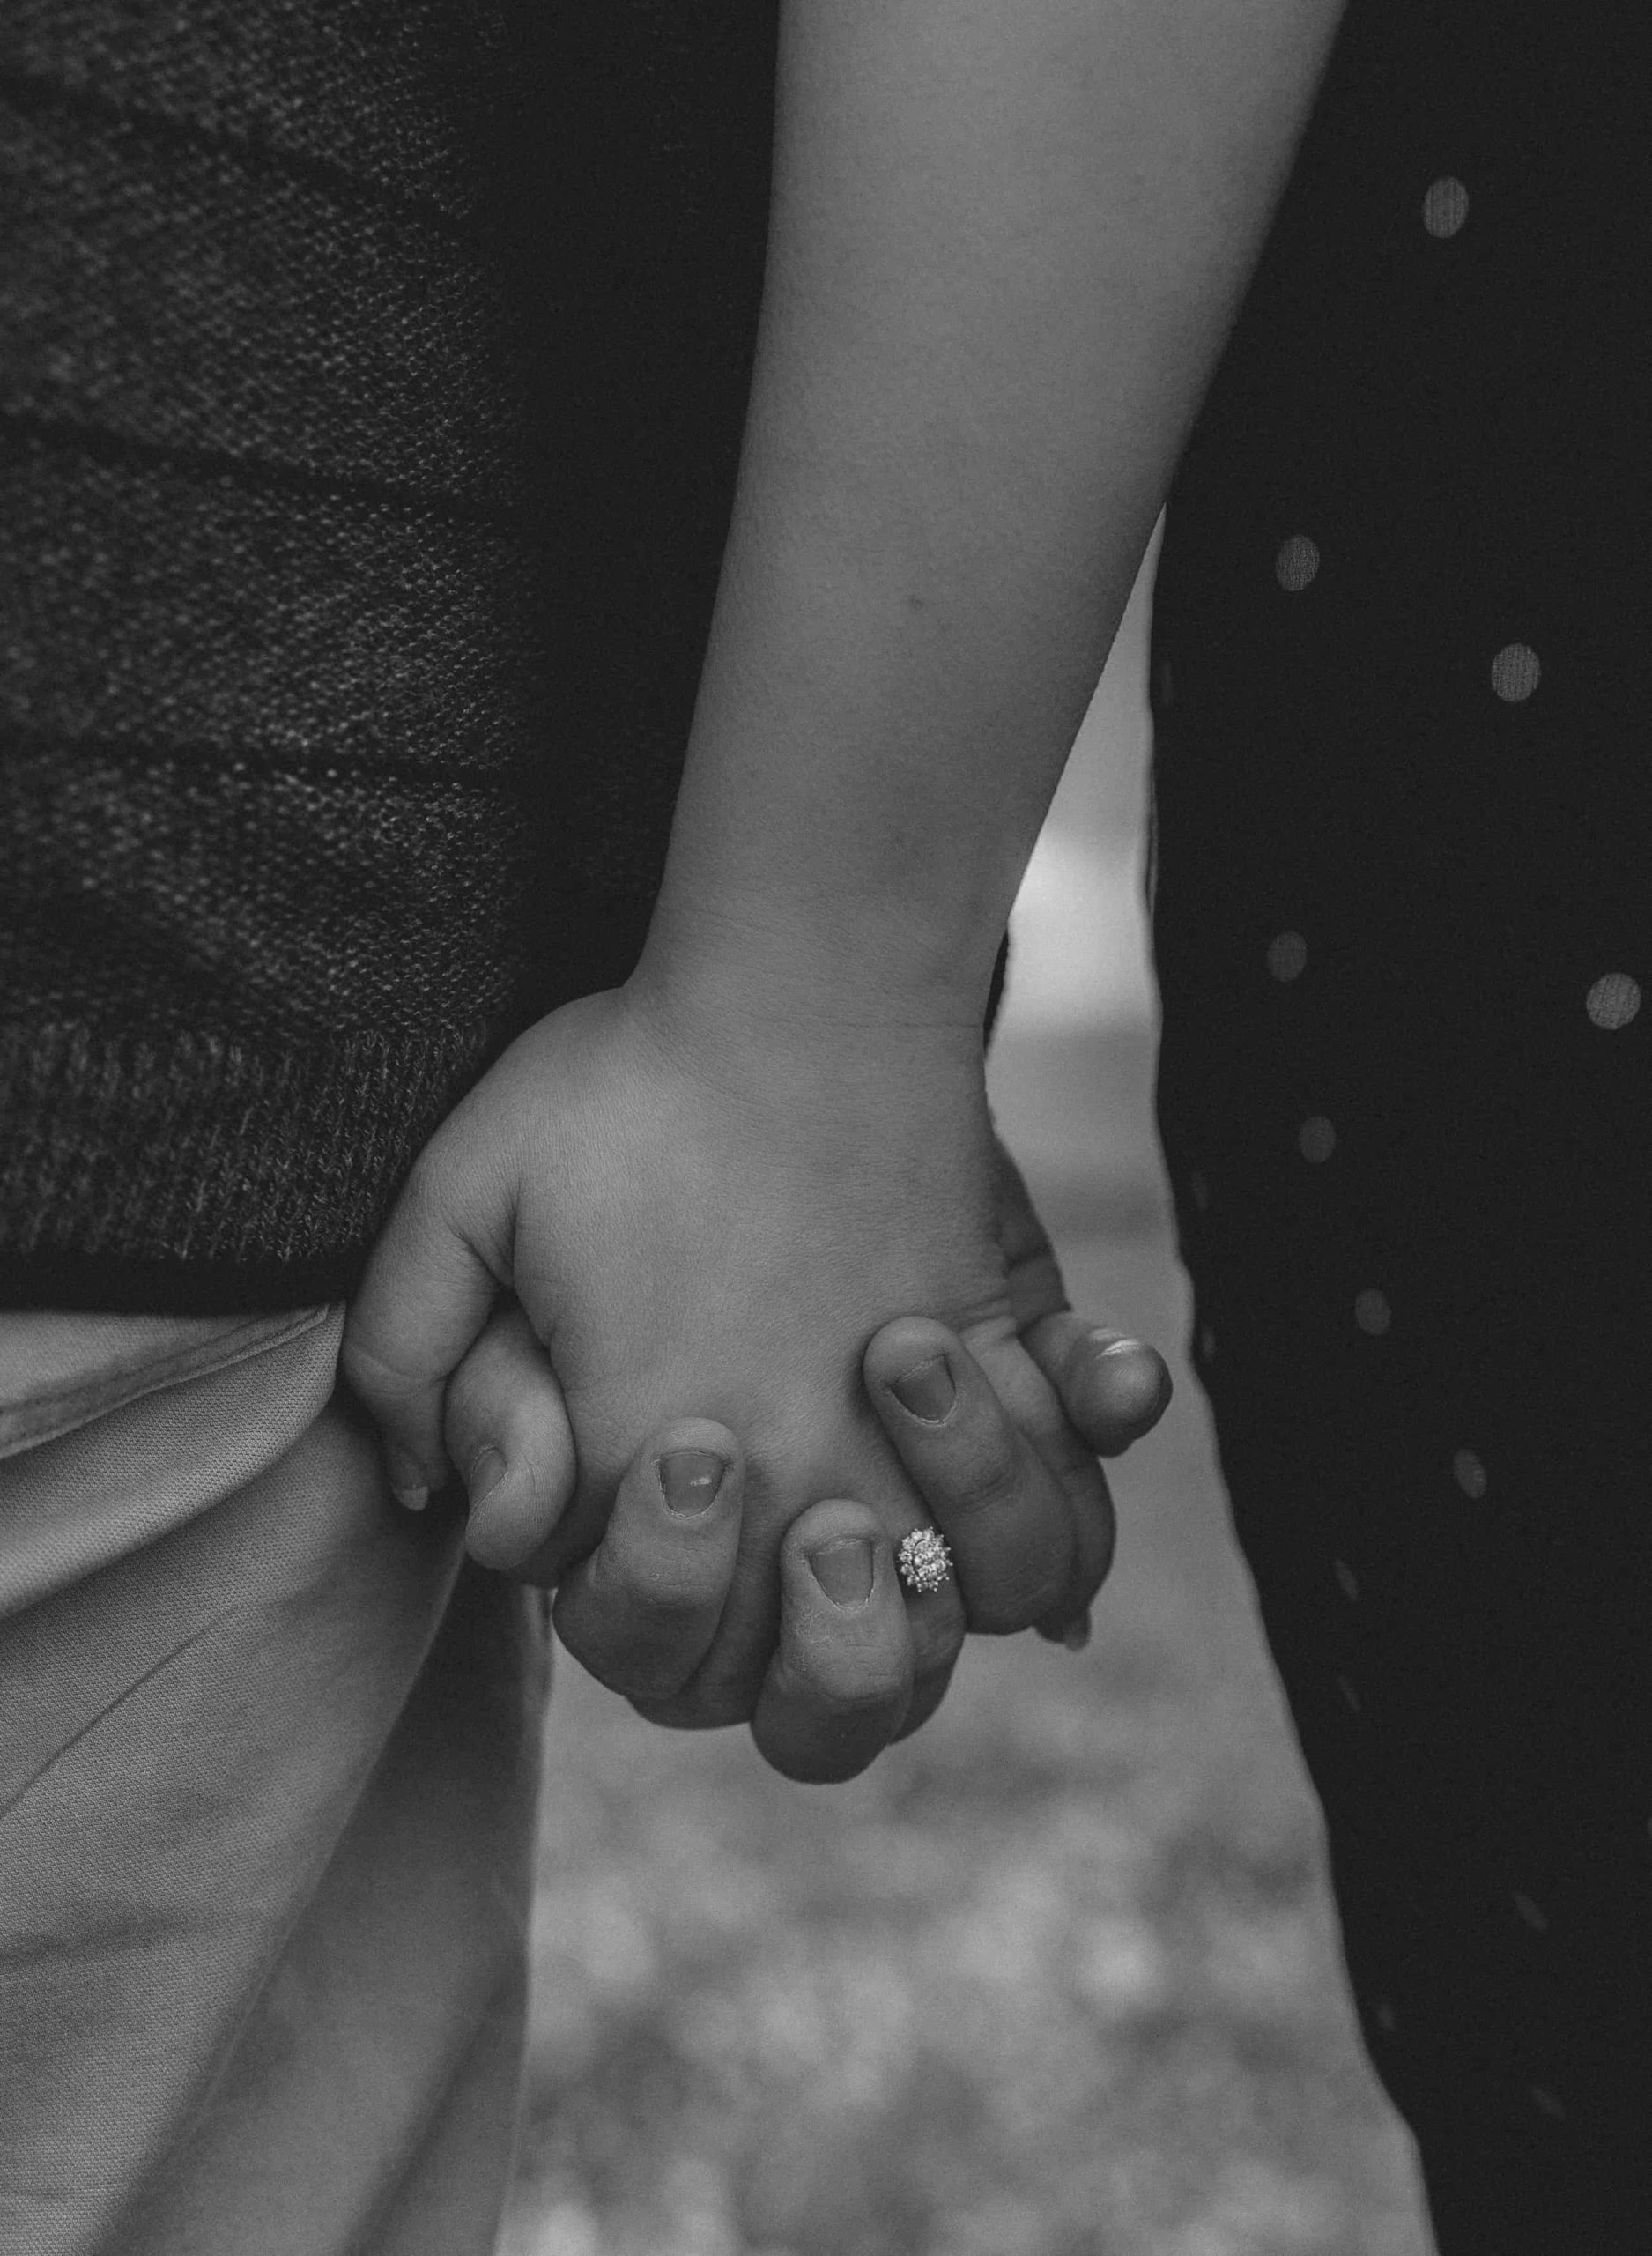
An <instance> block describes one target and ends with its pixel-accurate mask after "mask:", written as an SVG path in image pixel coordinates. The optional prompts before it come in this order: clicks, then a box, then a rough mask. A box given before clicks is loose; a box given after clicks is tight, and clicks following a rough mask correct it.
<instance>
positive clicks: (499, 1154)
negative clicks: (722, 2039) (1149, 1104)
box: [345, 920, 1169, 1780]
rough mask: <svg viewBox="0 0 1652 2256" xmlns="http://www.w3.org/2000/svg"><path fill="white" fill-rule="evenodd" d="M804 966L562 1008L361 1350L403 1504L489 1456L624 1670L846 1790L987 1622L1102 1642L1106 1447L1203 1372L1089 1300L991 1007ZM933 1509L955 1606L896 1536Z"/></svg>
mask: <svg viewBox="0 0 1652 2256" xmlns="http://www.w3.org/2000/svg"><path fill="white" fill-rule="evenodd" d="M657 930H658V921H657V920H656V931H657ZM685 953H686V954H688V955H689V956H691V957H692V956H693V954H695V951H693V950H690V951H687V952H681V951H676V950H673V949H671V948H670V947H669V946H656V945H655V944H654V943H653V942H651V944H650V948H649V950H648V954H647V955H646V956H645V958H644V961H643V963H642V964H641V966H640V967H639V970H638V972H637V974H636V975H635V976H633V979H632V980H631V981H630V982H629V983H627V985H626V986H625V987H624V988H621V989H617V990H613V991H609V992H605V993H601V994H597V995H594V996H591V997H589V998H586V999H584V1000H582V1001H579V1002H576V1003H574V1004H572V1005H569V1006H566V1007H564V1008H563V1009H560V1010H559V1011H557V1012H555V1013H552V1015H551V1016H549V1017H547V1018H545V1019H544V1020H541V1021H540V1022H539V1023H538V1024H537V1025H536V1026H534V1027H533V1028H530V1031H529V1032H528V1033H527V1034H525V1035H523V1036H522V1038H521V1039H520V1040H519V1041H518V1042H517V1043H515V1046H514V1047H513V1048H512V1049H511V1050H508V1051H507V1053H506V1054H505V1056H504V1057H503V1058H501V1059H500V1062H499V1064H498V1065H496V1066H495V1067H494V1068H493V1071H492V1072H490V1073H489V1074H488V1075H487V1076H486V1077H485V1079H484V1080H482V1081H481V1082H480V1083H479V1084H478V1087H476V1088H475V1089H474V1090H473V1091H472V1093H471V1095H470V1096H469V1097H468V1098H467V1099H466V1100H465V1102H463V1103H462V1104H461V1105H460V1107H459V1108H458V1109H457V1110H456V1112H455V1113H453V1114H452V1115H451V1116H450V1117H449V1119H448V1122H447V1123H446V1124H444V1126H443V1127H442V1128H441V1131H440V1132H438V1134H437V1135H436V1137H435V1138H434V1139H433V1141H432V1143H431V1144H430V1145H429V1146H428V1147H426V1152H425V1154H424V1155H423V1158H422V1159H421V1161H420V1162H419V1167H418V1169H417V1170H416V1172H415V1174H414V1175H413V1176H412V1178H411V1181H410V1183H409V1184H408V1186H407V1189H406V1191H405V1192H404V1196H403V1198H402V1199H401V1202H400V1204H399V1206H398V1207H397V1209H396V1213H394V1215H393V1216H392V1219H391V1221H390V1223H389V1227H388V1228H387V1229H386V1231H385V1233H384V1235H383V1236H382V1239H381V1241H380V1243H379V1246H378V1248H377V1250H376V1252H375V1255H374V1260H373V1263H372V1265H371V1268H370V1270H369V1273H368V1275H367V1280H366V1283H365V1286H364V1288H363V1290H362V1292H361V1294H360V1295H359V1298H358V1300H357V1302H355V1305H354V1307H353V1310H352V1317H351V1322H350V1329H349V1332H348V1335H347V1340H346V1347H345V1369H346V1371H347V1373H348V1376H349V1377H350V1379H351V1381H352V1384H353V1385H354V1387H355V1389H356V1391H357V1392H358V1393H359V1395H360V1396H361V1397H362V1399H364V1400H365V1401H366V1403H367V1405H368V1406H369V1408H370V1409H371V1410H372V1412H373V1413H374V1416H375V1418H376V1420H377V1421H378V1422H379V1424H380V1426H381V1428H382V1432H383V1434H384V1436H385V1437H386V1443H387V1451H388V1455H389V1463H390V1466H391V1473H392V1481H393V1485H394V1486H395V1487H396V1489H397V1491H398V1492H399V1493H400V1494H401V1495H402V1496H403V1500H404V1502H408V1503H418V1502H419V1501H421V1500H422V1497H423V1495H425V1494H426V1493H428V1492H430V1491H432V1490H433V1489H435V1488H437V1487H439V1486H440V1485H441V1484H442V1483H443V1482H444V1481H446V1480H447V1479H448V1478H449V1477H451V1475H452V1474H456V1475H457V1476H458V1477H459V1479H461V1480H462V1481H463V1483H464V1486H465V1488H466V1490H467V1492H468V1495H469V1498H470V1521H469V1532H468V1542H469V1547H470V1552H471V1554H472V1555H473V1556H475V1557H476V1558H477V1559H478V1560H479V1561H481V1562H483V1563H485V1564H486V1565H489V1566H493V1567H496V1568H499V1569H501V1570H505V1571H506V1572H507V1573H510V1574H513V1575H515V1576H518V1577H522V1578H523V1579H525V1580H528V1581H530V1582H534V1583H540V1584H555V1585H556V1599H555V1604H554V1618H555V1621H556V1624H557V1628H558V1631H559V1636H561V1638H562V1640H563V1642H564V1643H565V1644H567V1646H568V1648H569V1649H570V1650H571V1651H573V1652H574V1654H575V1655H576V1657H577V1658H579V1659H581V1660H582V1662H583V1663H584V1664H585V1665H586V1666H588V1667H589V1669H590V1670H591V1671H592V1673H594V1674H596V1676H598V1677H599V1678H601V1679H602V1680H603V1681H604V1682H606V1683H607V1684H609V1685H610V1686H611V1687H612V1688H614V1689H616V1690H618V1691H620V1692H622V1693H624V1694H626V1696H628V1697H629V1698H630V1699H631V1700H632V1701H633V1703H634V1704H635V1705H636V1706H637V1707H638V1709H639V1710H640V1711H641V1712H642V1713H643V1714H644V1715H646V1716H648V1717H649V1718H653V1719H655V1720H657V1721H659V1722H661V1723H666V1724H676V1725H691V1726H693V1725H724V1724H730V1723H735V1722H742V1721H749V1722H750V1724H751V1727H752V1733H753V1736H754V1738H755V1740H756V1742H757V1744H758V1746H759V1748H760V1750H761V1752H762V1753H763V1755H765V1756H766V1758H767V1760H768V1761H769V1762H770V1763H773V1764H774V1766H775V1767H776V1768H777V1769H779V1770H782V1771H783V1772H785V1773H786V1774H788V1775H789V1776H790V1777H796V1778H802V1779H813V1780H829V1779H840V1778H844V1777H849V1776H852V1775H853V1774H854V1773H855V1772H856V1771H857V1770H861V1769H863V1768H864V1766H865V1765H866V1764H867V1763H870V1761H871V1760H872V1759H873V1758H874V1756H875V1755H877V1754H878V1752H879V1751H880V1750H881V1749H882V1748H884V1747H885V1745H887V1744H888V1743H889V1742H890V1741H891V1740H893V1739H895V1738H897V1737H899V1736H900V1735H901V1734H902V1733H906V1732H907V1731H910V1730H912V1729H914V1728H915V1727H916V1725H919V1724H921V1723H922V1721H923V1720H924V1719H925V1718H927V1717H928V1716H929V1715H930V1713H931V1712H932V1711H934V1709H935V1708H936V1707H937V1705H938V1703H939V1702H940V1700H941V1698H942V1696H943V1695H944V1693H945V1688H946V1685H947V1681H948V1679H949V1677H950V1674H951V1672H952V1666H953V1664H954V1662H955V1661H956V1659H957V1657H958V1653H959V1648H960V1645H961V1644H962V1641H963V1638H964V1636H965V1634H966V1631H967V1630H969V1629H974V1630H985V1631H989V1632H997V1633H1004V1632H1008V1631H1012V1630H1019V1629H1026V1628H1036V1629H1040V1630H1041V1632H1043V1633H1044V1634H1045V1635H1046V1636H1050V1637H1052V1638H1055V1639H1064V1640H1065V1641H1066V1642H1068V1643H1070V1644H1078V1643H1081V1642H1082V1641H1083V1637H1084V1635H1085V1626H1086V1621H1087V1609H1088V1607H1089V1604H1090V1601H1091V1599H1092V1598H1093V1595H1094V1593H1095V1592H1096V1590H1097V1589H1098V1587H1099V1586H1100V1583H1101V1581H1102V1579H1103V1577H1105V1575H1106V1574H1107V1571H1108V1565H1109V1562H1110V1561H1111V1557H1112V1553H1113V1545H1114V1523H1113V1513H1112V1507H1111V1504H1110V1502H1109V1498H1108V1489H1107V1485H1106V1481H1105V1480H1104V1478H1103V1475H1102V1473H1101V1469H1100V1465H1099V1463H1098V1462H1097V1458H1098V1456H1099V1455H1112V1454H1116V1453H1117V1452H1119V1451H1122V1450H1123V1449H1124V1448H1126V1447H1128V1446H1129V1444H1130V1443H1131V1442H1133V1441H1134V1440H1135V1439H1137V1437H1138V1436H1140V1435H1142V1434H1143V1433H1145V1432H1146V1431H1147V1429H1149V1428H1150V1427H1151V1426H1152V1424H1153V1423H1154V1422H1155V1421H1156V1420H1157V1419H1158V1417H1159V1414H1161V1412H1162V1410H1163V1408H1164V1406H1165V1404H1166V1402H1167V1399H1168V1396H1169V1380H1168V1374H1167V1371H1166V1369H1165V1367H1164V1365H1163V1363H1162V1362H1161V1361H1160V1359H1159V1356H1158V1355H1157V1354H1155V1353H1154V1351H1153V1350H1152V1348H1150V1347H1145V1346H1144V1345H1142V1344H1140V1343H1138V1342H1135V1341H1130V1340H1121V1338H1120V1337H1119V1335H1118V1334H1117V1333H1116V1332H1110V1331H1107V1330H1104V1329H1100V1328H1098V1327H1096V1326H1094V1325H1091V1324H1090V1323H1088V1322H1086V1321H1085V1319H1084V1318H1082V1317H1079V1316H1078V1315H1076V1314H1074V1313H1073V1312H1072V1311H1071V1310H1070V1307H1069V1305H1068V1302H1067V1299H1066V1295H1065V1293H1064V1291H1063V1285H1062V1280H1061V1275H1060V1272H1059V1269H1058V1267H1057V1265H1056V1259H1055V1257H1054V1254H1053V1253H1052V1251H1051V1249H1050V1245H1049V1242H1048V1237H1047V1236H1046V1235H1045V1233H1044V1231H1043V1229H1042V1228H1041V1224H1040V1222H1039V1221H1038V1218H1037V1216H1036V1214H1035V1213H1034V1212H1033V1207H1032V1205H1031V1203H1030V1201H1029V1199H1028V1197H1027V1194H1026V1189H1025V1186H1024V1184H1023V1183H1022V1181H1021V1179H1020V1176H1019V1174H1018V1172H1017V1170H1016V1169H1015V1167H1014V1165H1013V1163H1012V1161H1011V1159H1010V1157H1009V1155H1008V1154H1007V1153H1006V1152H1005V1151H1004V1148H1003V1147H1002V1146H1001V1145H1000V1144H999V1143H998V1142H997V1140H996V1136H995V1135H994V1132H993V1131H992V1128H991V1124H990V1120H989V1113H988V1109H987V1103H986V1097H985V1088H984V1078H983V1058H982V1041H981V1033H980V1025H981V1020H980V1016H979V1014H978V1013H977V1014H975V1015H974V1017H973V1019H970V1018H967V1017H965V1016H964V1015H962V1014H961V1013H960V1014H957V1015H955V1016H954V1017H953V1018H952V1020H950V1021H945V1020H941V1021H938V1022H933V1023H929V1024H922V1023H919V1022H917V1021H916V1020H915V1019H914V1018H913V1017H912V1016H911V1015H910V1014H909V1013H906V1012H903V1011H902V1010H900V1009H899V1008H879V1007H877V1006H876V1005H875V1004H873V1003H870V1002H869V998H865V997H864V996H863V998H860V1001H859V1002H858V1004H857V1005H856V1006H855V1007H853V1008H848V1007H843V1008H835V1009H834V1008H831V1007H826V1006H819V1007H815V1008H812V1009H811V1008H807V1007H805V1006H804V996H803V992H802V990H801V986H800V983H798V982H796V980H793V979H789V978H788V976H786V974H785V971H784V970H783V968H782V960H781V958H780V956H778V955H777V954H776V953H775V952H774V951H772V950H771V951H769V952H768V954H769V961H767V965H766V966H765V967H764V968H762V969H761V970H760V971H759V970H757V969H755V968H751V967H750V966H749V965H748V967H747V968H745V970H744V971H737V969H736V968H735V967H734V965H733V963H732V962H731V961H729V960H727V959H722V958H720V960H719V961H717V963H716V964H715V966H711V965H707V964H703V963H695V964H694V965H693V968H692V969H691V968H690V967H689V965H688V964H687V963H685ZM914 1309H923V1310H932V1311H935V1313H934V1314H929V1315H923V1316H917V1315H913V1314H910V1313H907V1311H909V1310H914ZM931 1526H933V1527H935V1528H937V1529H938V1530H939V1531H940V1532H941V1533H942V1535H943V1537H944V1539H945V1544H946V1546H947V1548H948V1552H949V1553H950V1564H949V1570H948V1571H947V1573H946V1575H945V1579H944V1580H941V1581H940V1582H939V1584H938V1586H937V1587H934V1588H930V1589H927V1590H925V1589H922V1588H918V1587H914V1586H913V1584H912V1581H911V1578H910V1577H902V1576H901V1574H900V1570H899V1569H898V1567H897V1561H896V1552H897V1550H898V1547H899V1546H900V1543H901V1541H902V1540H903V1538H905V1537H906V1536H907V1534H908V1533H909V1532H912V1531H914V1530H916V1529H923V1528H928V1527H931ZM920 1579H922V1577H921V1578H920Z"/></svg>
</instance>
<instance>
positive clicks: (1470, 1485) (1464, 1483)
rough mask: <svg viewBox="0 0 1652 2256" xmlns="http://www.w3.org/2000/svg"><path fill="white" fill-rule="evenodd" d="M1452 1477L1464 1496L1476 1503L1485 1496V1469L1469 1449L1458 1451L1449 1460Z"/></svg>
mask: <svg viewBox="0 0 1652 2256" xmlns="http://www.w3.org/2000/svg"><path fill="white" fill-rule="evenodd" d="M1451 1472H1452V1477H1453V1479H1454V1480H1455V1481H1456V1484H1457V1486H1458V1488H1461V1489H1462V1491H1463V1495H1465V1496H1472V1497H1473V1498H1474V1499H1475V1500H1476V1502H1477V1503H1478V1500H1479V1498H1480V1497H1482V1496H1483V1495H1485V1490H1486V1486H1487V1483H1486V1478H1485V1466H1483V1465H1482V1464H1481V1463H1480V1460H1479V1458H1478V1457H1476V1455H1475V1454H1474V1451H1472V1450H1471V1449H1460V1450H1459V1451H1457V1453H1456V1456H1455V1457H1454V1458H1452V1460H1451Z"/></svg>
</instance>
